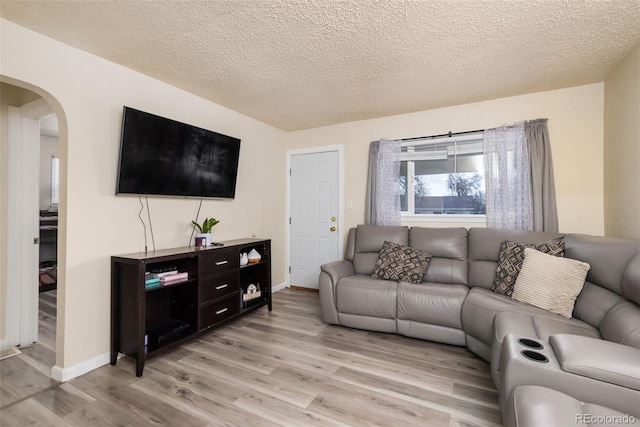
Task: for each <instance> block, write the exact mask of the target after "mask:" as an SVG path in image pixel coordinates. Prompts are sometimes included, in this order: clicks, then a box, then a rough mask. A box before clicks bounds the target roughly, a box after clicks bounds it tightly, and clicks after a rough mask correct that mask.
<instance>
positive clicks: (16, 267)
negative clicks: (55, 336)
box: [3, 101, 40, 347]
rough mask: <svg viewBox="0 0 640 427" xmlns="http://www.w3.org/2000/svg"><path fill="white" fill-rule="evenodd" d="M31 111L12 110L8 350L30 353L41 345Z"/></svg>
mask: <svg viewBox="0 0 640 427" xmlns="http://www.w3.org/2000/svg"><path fill="white" fill-rule="evenodd" d="M35 102H36V103H37V101H35ZM31 107H32V106H31V104H27V105H26V106H23V107H21V108H16V107H9V108H8V129H7V137H8V145H9V149H8V157H9V162H8V163H9V165H8V180H9V194H8V212H7V223H8V230H7V247H8V248H9V250H8V252H7V296H6V298H7V299H6V301H7V304H6V307H7V310H6V338H5V342H4V343H3V347H9V346H13V345H18V344H19V345H20V346H23V347H26V346H29V345H31V344H32V343H33V342H35V341H36V340H37V339H38V240H37V238H38V236H39V221H38V219H39V215H38V191H39V187H38V185H39V181H38V178H39V167H40V123H39V121H38V120H36V119H33V118H30V117H29V112H30V108H31Z"/></svg>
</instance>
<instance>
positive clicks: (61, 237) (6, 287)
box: [0, 76, 67, 376]
mask: <svg viewBox="0 0 640 427" xmlns="http://www.w3.org/2000/svg"><path fill="white" fill-rule="evenodd" d="M0 84H1V85H2V98H3V103H2V115H3V117H2V122H3V125H5V126H3V127H4V128H5V129H6V131H3V134H2V137H3V141H2V150H1V151H0V160H1V166H0V169H1V170H2V171H3V172H2V182H3V184H2V188H1V191H0V196H1V203H0V220H1V221H0V222H1V225H2V239H1V240H2V247H1V248H0V264H2V267H1V268H0V271H2V273H1V276H0V279H1V281H0V282H1V286H0V292H2V295H1V296H2V298H1V300H2V301H3V307H2V308H3V310H2V313H3V314H2V316H3V319H2V320H1V321H0V324H1V325H2V328H3V330H2V331H0V332H3V335H2V336H1V337H0V338H1V340H2V348H5V347H7V346H11V345H16V344H17V345H19V346H28V345H30V344H31V343H30V342H29V341H35V342H36V343H40V346H41V348H38V347H36V348H35V349H32V350H31V351H30V352H31V353H32V354H37V356H36V357H33V358H32V359H31V362H32V363H31V364H32V365H34V366H37V368H38V370H40V371H41V372H43V373H45V374H46V375H47V376H51V372H52V370H51V368H52V367H53V366H55V365H58V364H59V363H60V362H61V361H60V360H59V359H60V356H61V348H63V342H64V336H63V331H64V323H63V322H64V321H63V316H61V313H62V310H61V307H64V277H65V264H64V260H65V256H64V247H65V241H66V239H65V229H66V227H65V223H66V221H65V214H66V191H65V188H66V186H65V182H66V180H65V177H66V143H67V136H66V135H67V131H66V120H65V116H64V111H63V110H62V108H61V106H60V104H59V102H58V101H57V100H55V98H53V97H52V96H51V95H50V94H49V93H48V92H46V91H44V90H42V89H41V88H37V87H34V86H33V85H30V84H28V83H25V82H20V81H16V80H14V79H10V78H6V77H5V76H0ZM12 94H13V95H12ZM11 96H12V97H13V99H7V98H9V97H11ZM5 101H7V102H5ZM10 104H14V105H10ZM15 104H20V105H15ZM51 114H55V116H56V118H57V119H58V123H59V126H58V128H59V133H58V138H57V140H58V146H59V148H60V149H59V150H58V153H57V156H56V157H57V159H58V165H59V177H60V179H59V183H60V187H59V189H60V191H59V194H60V197H59V202H58V212H57V221H56V222H57V225H58V226H57V230H56V231H57V233H56V239H55V240H56V241H57V242H58V243H59V244H58V245H56V246H57V248H55V249H53V251H54V255H53V257H54V258H55V259H57V261H58V262H57V264H58V265H57V269H56V274H55V277H56V285H57V288H58V289H57V291H56V294H57V295H55V297H56V298H55V299H54V300H53V303H54V304H55V306H53V305H52V304H51V298H49V302H50V303H49V304H48V306H47V307H46V308H45V309H44V310H43V311H41V312H40V314H39V309H43V308H44V307H41V306H40V304H39V302H40V298H39V296H40V295H39V292H38V291H39V286H38V285H39V283H40V280H39V261H40V251H39V242H38V241H37V240H34V239H40V238H41V233H40V213H41V211H42V210H43V209H40V208H41V207H42V206H40V200H39V199H40V194H39V189H40V186H41V185H42V184H41V182H40V180H39V179H38V177H39V176H40V175H41V174H40V171H39V169H40V163H41V159H40V157H39V154H40V150H39V148H40V146H39V144H40V141H41V137H40V124H39V119H40V118H42V117H45V116H50V115H51ZM34 122H35V123H36V126H37V131H34V130H33V126H34V125H33V123H34ZM9 133H11V137H9ZM16 135H17V136H16ZM16 139H17V140H16ZM35 139H37V144H38V147H37V148H35V146H34V144H35V143H34V142H33V141H34V140H35ZM34 170H35V173H34ZM47 172H48V173H49V174H50V173H51V172H50V171H47ZM43 181H46V179H43ZM34 193H35V194H34ZM50 235H51V233H50V232H49V236H50ZM49 252H51V249H50V248H49ZM56 300H57V301H56ZM39 320H44V321H48V322H49V324H48V325H47V326H48V328H49V330H48V331H45V330H42V331H39V329H38V326H39V323H40V322H39ZM52 320H54V321H55V326H54V328H53V329H51V321H52ZM61 320H62V321H61ZM43 332H46V333H43ZM38 335H40V339H38ZM45 343H46V344H45ZM46 350H48V351H46Z"/></svg>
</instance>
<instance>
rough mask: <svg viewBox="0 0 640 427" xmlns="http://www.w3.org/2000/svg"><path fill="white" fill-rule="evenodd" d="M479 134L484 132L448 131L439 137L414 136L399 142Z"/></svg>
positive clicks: (481, 130)
mask: <svg viewBox="0 0 640 427" xmlns="http://www.w3.org/2000/svg"><path fill="white" fill-rule="evenodd" d="M480 132H484V129H477V130H467V131H464V132H451V131H449V132H448V133H442V134H440V135H428V136H414V137H412V138H402V139H401V140H400V141H417V140H419V139H435V138H442V137H444V136H447V137H449V138H451V137H452V136H455V135H468V134H471V133H480Z"/></svg>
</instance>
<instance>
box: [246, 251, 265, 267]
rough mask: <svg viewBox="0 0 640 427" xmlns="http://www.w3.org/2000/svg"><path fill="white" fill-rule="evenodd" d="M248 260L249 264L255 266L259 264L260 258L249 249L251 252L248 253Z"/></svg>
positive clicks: (256, 252) (255, 252) (258, 254)
mask: <svg viewBox="0 0 640 427" xmlns="http://www.w3.org/2000/svg"><path fill="white" fill-rule="evenodd" d="M248 258H249V264H256V263H258V262H260V260H261V259H262V256H261V255H260V253H258V251H256V250H255V249H251V251H250V252H249V255H248Z"/></svg>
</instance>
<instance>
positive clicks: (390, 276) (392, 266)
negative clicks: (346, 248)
mask: <svg viewBox="0 0 640 427" xmlns="http://www.w3.org/2000/svg"><path fill="white" fill-rule="evenodd" d="M429 261H431V254H430V253H429V252H427V251H423V250H422V249H415V248H410V247H407V246H401V245H399V244H398V243H393V242H384V245H382V250H380V255H379V256H378V260H377V261H376V265H375V268H374V270H373V274H372V275H371V278H372V279H380V280H395V281H397V282H400V281H402V282H409V283H415V284H420V283H422V278H423V277H424V275H425V273H426V272H427V268H428V267H429Z"/></svg>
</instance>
